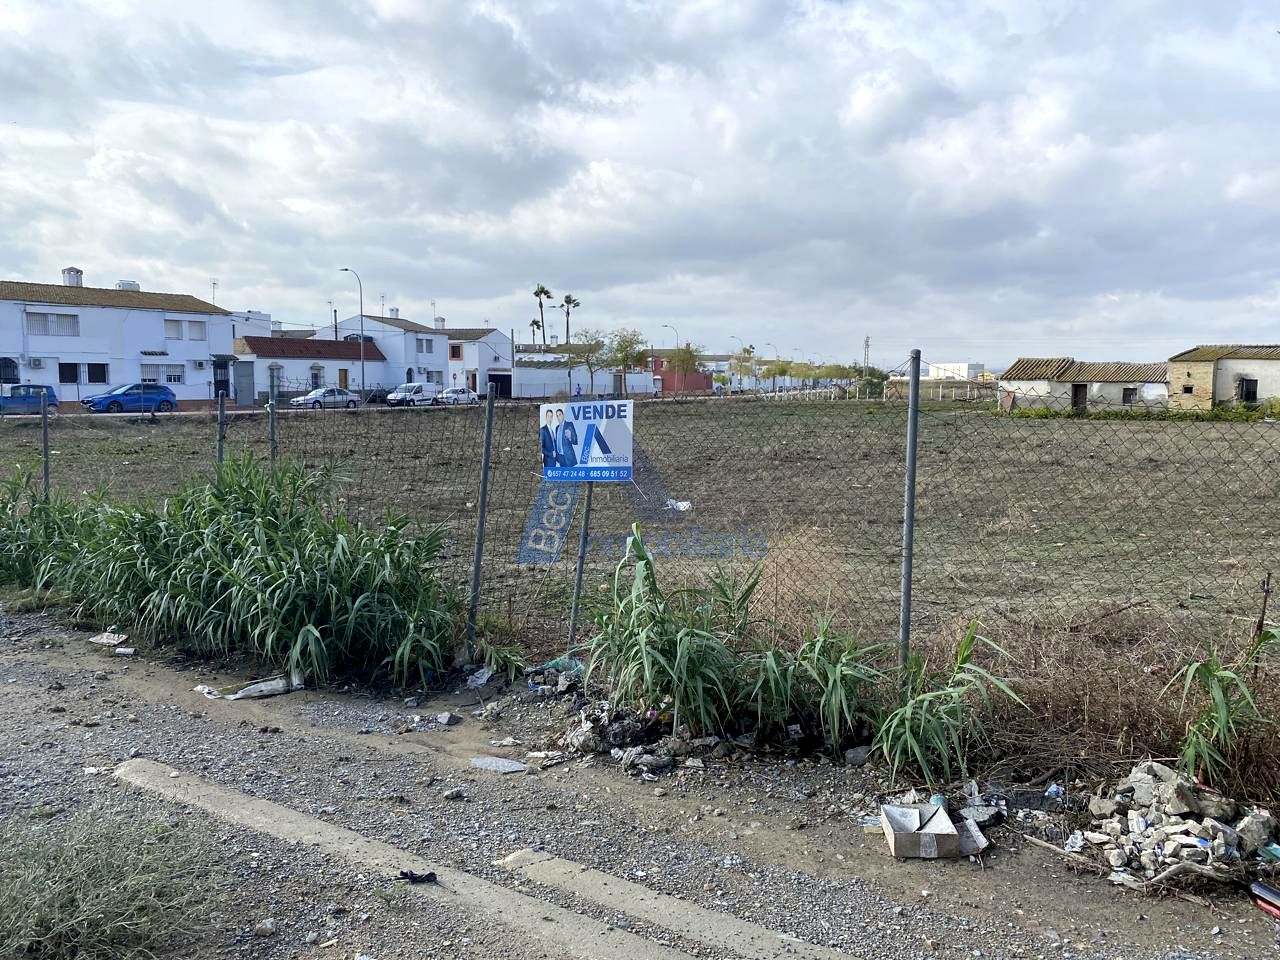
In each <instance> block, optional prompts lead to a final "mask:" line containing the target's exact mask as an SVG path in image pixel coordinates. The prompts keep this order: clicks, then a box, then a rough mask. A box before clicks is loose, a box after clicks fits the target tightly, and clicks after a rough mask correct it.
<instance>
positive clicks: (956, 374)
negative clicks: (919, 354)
mask: <svg viewBox="0 0 1280 960" xmlns="http://www.w3.org/2000/svg"><path fill="white" fill-rule="evenodd" d="M986 369H987V368H986V367H985V366H983V365H982V364H981V363H931V364H929V376H930V377H932V378H934V379H936V380H981V379H982V375H983V374H984V373H986Z"/></svg>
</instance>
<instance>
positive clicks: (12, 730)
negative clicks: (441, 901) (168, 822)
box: [0, 617, 1277, 960]
mask: <svg viewBox="0 0 1280 960" xmlns="http://www.w3.org/2000/svg"><path fill="white" fill-rule="evenodd" d="M6 633H14V634H20V635H21V636H19V637H17V638H13V639H4V640H0V690H2V691H3V696H0V815H2V814H7V813H18V814H22V813H24V812H26V811H30V810H32V809H34V808H39V807H54V808H59V809H67V808H71V807H74V806H76V805H78V804H82V803H85V802H87V801H101V800H102V799H103V798H104V797H110V798H111V799H112V802H115V803H118V804H121V805H122V806H123V808H124V809H126V810H128V811H135V812H137V815H147V814H145V813H144V812H143V811H144V807H145V806H146V805H145V802H144V801H142V800H141V799H139V798H136V797H131V796H129V795H128V794H127V793H126V792H125V791H124V790H123V789H122V788H121V787H120V786H119V785H118V784H116V783H115V782H114V781H113V780H112V779H110V778H109V777H107V776H104V775H87V774H86V773H85V772H84V770H85V768H86V767H111V766H113V765H114V764H116V763H119V762H121V761H123V760H125V759H128V758H129V757H131V756H143V757H147V758H149V759H153V760H157V761H159V762H162V763H167V764H171V765H173V766H174V767H177V768H179V769H181V770H184V771H187V772H191V773H196V774H198V775H200V776H202V777H205V778H207V779H209V780H212V781H215V782H218V783H221V784H223V785H226V786H228V787H232V788H234V789H237V790H241V791H243V792H245V793H247V794H250V795H253V796H258V797H262V798H264V799H269V800H273V801H275V802H278V803H281V804H285V805H287V806H291V807H294V808H296V809H299V810H302V811H305V812H307V813H311V814H313V815H316V816H318V817H321V818H322V819H324V820H327V821H330V822H332V823H336V824H340V825H342V826H345V827H348V828H350V829H353V830H356V831H358V832H360V833H363V834H366V835H368V836H370V837H373V838H376V839H379V840H383V841H386V842H389V843H392V844H395V845H396V846H399V847H402V848H404V849H405V850H408V851H411V852H413V853H415V854H418V855H420V856H423V857H426V858H429V859H431V860H432V861H434V862H436V863H440V864H443V865H447V866H452V867H456V868H459V869H463V870H467V871H469V872H471V873H473V874H476V875H479V876H483V877H485V878H487V879H490V880H492V881H494V882H497V883H500V884H503V885H507V886H520V884H519V883H518V882H517V880H516V879H515V878H514V877H513V876H512V875H510V874H508V873H507V872H506V871H504V870H502V869H500V868H498V867H495V866H494V865H493V863H494V861H497V860H499V859H500V858H502V857H504V856H506V855H508V854H510V853H512V852H514V851H516V850H519V849H522V848H526V847H533V848H541V849H545V850H547V851H549V852H551V853H553V854H555V855H557V856H561V857H565V858H568V859H572V860H577V861H580V862H582V863H584V864H587V865H589V866H592V867H595V868H597V869H600V870H604V871H606V872H609V873H611V874H614V875H616V876H619V877H626V878H628V879H631V880H633V881H635V882H638V883H641V884H644V885H647V886H649V887H651V888H653V889H655V890H658V891H661V892H663V893H667V894H670V895H672V896H676V897H681V898H684V899H687V900H690V901H693V902H696V903H699V904H701V905H702V906H704V907H707V908H709V909H713V910H720V911H725V912H729V913H732V914H735V915H737V916H739V917H742V918H744V919H749V920H753V921H755V922H758V923H761V924H764V925H766V926H768V927H770V928H771V929H775V930H779V931H783V932H786V933H790V934H794V935H796V936H798V937H801V938H803V939H806V940H809V941H812V942H814V943H820V944H825V945H830V946H833V947H836V948H838V949H840V950H842V951H845V952H847V953H848V954H849V955H850V956H854V957H866V958H890V957H895V958H916V957H919V958H932V957H938V956H950V957H985V958H992V960H999V958H1013V957H1027V958H1031V957H1055V958H1057V957H1065V958H1079V960H1093V958H1098V960H1101V958H1108V960H1119V958H1125V960H1173V958H1179V960H1183V958H1185V960H1191V958H1197V957H1233V958H1246V957H1249V958H1262V957H1272V956H1275V953H1274V951H1275V949H1276V943H1277V942H1276V939H1275V937H1276V934H1275V930H1274V928H1273V926H1272V925H1271V924H1270V923H1269V922H1268V921H1266V920H1265V919H1264V918H1263V917H1262V915H1261V914H1259V913H1257V912H1256V911H1253V910H1252V909H1251V908H1249V907H1248V906H1247V905H1243V904H1241V903H1240V902H1238V901H1236V902H1229V903H1226V904H1223V905H1220V909H1219V910H1218V911H1216V912H1210V911H1207V910H1205V909H1204V908H1202V907H1197V906H1194V905H1191V904H1187V903H1184V902H1181V901H1164V902H1155V901H1145V900H1139V899H1137V898H1136V897H1134V896H1133V895H1131V894H1128V893H1125V892H1121V891H1117V890H1115V889H1114V888H1111V887H1109V886H1108V885H1107V884H1105V883H1101V882H1099V881H1096V880H1091V879H1088V878H1079V877H1075V876H1072V875H1071V874H1070V873H1069V872H1068V871H1066V870H1065V869H1064V868H1063V866H1062V865H1061V864H1059V863H1056V862H1052V861H1051V860H1046V859H1043V858H1042V857H1040V855H1038V854H1033V853H1031V852H1029V851H1022V852H1015V851H1014V850H1013V849H1012V848H1011V846H1010V845H1008V843H1006V844H1005V845H1003V846H1001V845H1000V844H997V846H999V847H1000V848H999V849H998V850H997V852H996V854H995V856H994V858H992V859H991V860H990V861H989V865H988V866H989V868H988V869H985V870H980V869H979V868H978V867H977V866H975V865H973V864H970V863H968V862H949V863H919V862H917V863H897V862H895V861H893V860H892V859H890V858H888V856H887V855H886V854H885V852H884V849H883V841H882V840H878V839H877V838H875V837H871V836H866V835H864V834H863V833H862V830H861V828H860V826H859V825H858V824H857V823H856V822H855V821H854V820H852V819H850V818H849V817H846V816H844V815H843V813H842V811H841V808H842V807H845V806H849V805H850V804H851V803H852V804H853V805H855V806H856V805H857V801H855V800H853V798H854V797H855V796H857V795H859V794H869V793H873V792H877V787H879V788H883V784H878V783H877V782H876V781H875V779H874V778H875V773H874V771H849V770H847V769H845V768H837V767H833V766H831V765H829V764H816V763H803V762H802V763H795V762H794V761H792V762H790V763H788V762H787V761H786V760H784V759H777V760H772V761H770V760H767V759H765V760H751V761H746V762H742V763H732V762H725V763H712V762H708V764H707V769H706V770H704V771H682V772H681V773H678V774H675V775H669V776H665V777H664V778H663V779H662V781H661V782H660V783H659V784H645V783H640V782H638V781H634V780H631V779H629V778H627V777H625V776H623V775H622V774H621V773H620V772H618V771H617V769H616V766H610V765H609V764H607V763H605V762H599V763H596V764H594V765H590V766H587V767H585V768H584V767H581V766H580V765H577V764H566V765H564V766H562V767H557V768H555V769H553V770H549V771H545V772H543V773H541V774H540V775H536V776H534V775H524V774H514V775H508V776H498V775H496V774H491V773H486V772H482V771H476V770H473V769H471V768H470V767H469V765H468V761H469V758H470V757H471V756H473V755H475V754H476V753H478V752H488V753H494V754H498V755H507V756H514V757H517V758H520V757H522V756H523V752H524V750H525V749H533V748H535V747H537V746H540V745H541V742H542V740H543V739H544V737H545V732H546V731H550V730H554V729H556V728H557V727H560V728H562V727H563V716H562V714H563V710H564V706H563V705H562V704H556V703H551V704H546V703H523V704H522V703H519V702H518V701H513V700H511V699H507V700H504V701H503V702H502V705H503V717H502V718H501V719H500V720H498V721H497V722H496V723H495V724H494V725H492V726H489V727H485V726H482V724H481V723H480V722H479V721H478V720H476V719H474V718H473V717H472V716H471V710H472V709H474V707H475V705H476V704H475V700H476V697H475V694H474V693H470V694H464V695H458V696H454V697H450V698H444V699H437V700H435V701H431V702H428V701H427V700H426V699H425V698H424V699H423V700H422V702H421V704H420V705H419V706H417V707H406V706H405V705H404V703H403V700H402V698H400V697H388V698H382V699H379V698H376V697H372V696H370V695H368V694H367V693H362V692H355V691H342V690H326V691H322V692H310V691H308V692H303V693H298V694H293V695H290V696H288V697H281V698H276V699H273V700H263V701H240V702H235V703H228V702H225V701H209V700H205V699H203V698H202V697H201V696H200V695H199V694H195V693H192V692H191V688H192V687H193V686H195V685H196V684H197V683H216V684H221V683H226V682H230V680H231V679H233V676H231V675H229V674H228V672H227V671H226V670H225V669H224V670H222V671H220V672H217V673H216V674H215V671H214V670H213V669H212V668H209V667H205V668H203V669H196V668H193V667H191V666H190V665H186V666H182V665H179V666H178V667H176V668H175V667H174V666H171V665H165V664H160V663H149V662H145V661H141V660H135V661H130V662H128V663H126V662H124V661H122V660H120V659H112V658H109V657H107V656H106V655H104V654H103V653H102V652H101V651H99V650H90V649H86V645H85V644H84V643H83V635H76V634H71V633H64V632H62V631H61V630H59V629H58V628H56V627H53V626H52V625H50V624H49V623H48V622H47V621H44V620H42V619H40V618H32V617H12V618H10V622H9V624H8V625H7V626H6V624H4V623H0V637H4V635H5V634H6ZM59 687H61V688H62V689H59ZM446 709H452V710H454V711H455V712H456V713H458V714H460V715H461V716H462V717H463V718H464V719H463V722H462V723H460V724H458V725H457V726H449V727H445V726H440V725H438V724H434V723H419V724H417V725H415V724H413V722H412V717H413V715H415V714H417V715H420V716H422V717H423V718H424V720H426V719H428V718H434V716H435V715H436V714H437V713H439V712H441V711H443V710H446ZM364 731H370V732H364ZM401 731H407V732H401ZM507 737H514V738H517V739H519V740H521V741H522V743H523V745H522V746H520V747H506V748H504V747H495V746H494V744H495V743H502V742H503V740H504V739H505V738H507ZM453 787H461V788H462V789H463V791H464V794H465V799H462V800H446V799H444V797H443V794H444V793H445V792H446V791H448V790H450V789H451V788H453ZM655 790H660V791H662V796H655ZM167 809H168V810H169V811H170V812H169V815H170V816H174V817H180V818H181V819H182V820H183V821H185V822H187V823H189V824H190V826H191V828H192V829H193V830H200V831H202V832H206V833H208V834H211V835H213V836H215V837H216V838H217V840H218V842H219V844H220V845H221V846H222V847H223V848H224V849H225V850H226V852H227V857H226V863H227V865H228V866H229V868H230V869H231V870H232V871H233V873H234V876H235V883H234V884H232V885H231V889H230V890H229V891H228V893H227V895H226V897H225V898H224V902H222V903H220V904H218V905H216V906H215V907H214V908H213V909H211V921H212V923H213V928H214V929H213V933H212V934H211V936H210V937H209V938H208V941H207V942H202V943H200V944H192V945H190V948H191V949H190V951H189V952H192V953H196V952H208V953H209V955H226V954H236V955H244V956H255V957H258V956H260V957H286V956H287V957H301V956H312V955H315V956H324V957H328V956H352V955H354V954H355V953H357V952H363V953H365V954H367V955H369V956H371V957H374V958H377V960H386V958H392V957H455V956H456V957H471V956H477V957H478V956H486V957H494V956H502V957H537V956H542V955H543V954H541V953H538V952H536V950H535V952H529V951H530V949H531V948H530V947H529V945H528V944H526V943H522V942H520V940H519V938H517V937H514V936H513V935H512V934H510V933H507V932H506V931H504V930H501V929H483V928H480V927H477V926H475V925H468V923H467V921H466V919H465V918H461V919H460V918H458V917H457V916H455V915H452V914H449V915H443V911H441V910H440V909H439V908H438V907H436V908H433V906H432V905H430V904H427V903H424V902H422V901H420V900H416V899H415V900H414V901H413V903H412V904H409V905H406V904H404V903H402V902H399V901H398V900H397V899H396V898H395V897H394V896H392V895H391V893H389V891H392V888H391V886H390V885H389V884H388V882H387V881H386V879H385V878H379V877H371V876H370V877H366V876H361V875H359V873H358V871H356V870H354V869H352V868H351V867H349V866H348V865H347V864H345V863H334V862H329V861H326V860H324V859H323V858H321V857H319V856H317V855H316V854H314V853H312V852H308V851H306V850H303V849H300V848H298V847H295V846H290V845H287V844H283V843H281V842H278V841H274V840H271V839H269V838H264V837H262V836H260V835H257V834H252V833H247V832H244V831H241V830H238V829H233V828H231V827H228V826H226V825H225V824H222V823H218V822H213V821H210V820H208V818H206V817H204V816H202V815H199V814H196V813H193V812H190V811H183V810H180V809H179V808H176V807H170V808H167ZM797 828H799V829H797ZM520 888H521V889H523V890H525V891H526V892H530V893H533V894H534V895H536V896H538V897H540V898H542V899H545V900H547V901H549V902H554V903H560V904H562V905H564V906H566V907H569V908H570V909H574V910H576V911H577V912H580V913H584V914H588V915H593V916H597V917H600V918H601V919H605V920H608V921H610V922H614V923H617V924H618V925H626V926H627V927H629V928H630V929H631V930H632V931H633V932H636V933H638V934H642V935H647V936H650V937H652V939H654V940H655V941H658V942H662V943H668V944H671V945H673V946H676V947H677V948H679V949H683V950H686V951H687V952H689V953H691V954H697V955H699V956H714V955H716V954H714V953H712V952H711V950H710V949H709V948H707V947H699V946H698V945H697V944H691V943H683V942H681V941H679V940H677V939H675V938H673V937H672V936H671V935H669V934H666V933H665V932H663V931H660V930H655V929H650V928H647V927H646V926H645V925H643V924H641V923H639V922H636V921H631V920H628V919H627V918H625V917H624V916H622V915H621V914H618V913H610V912H609V911H606V910H604V909H602V908H599V907H595V906H591V905H586V904H583V903H580V902H577V901H575V900H574V898H572V897H570V896H567V895H565V894H563V893H560V892H558V891H556V890H552V889H547V888H542V887H540V886H538V885H536V884H534V885H530V884H527V883H526V884H524V885H523V886H520ZM267 917H271V918H273V919H275V920H276V921H277V924H278V927H279V933H278V934H277V935H276V936H274V937H269V938H260V937H255V936H254V935H253V933H252V928H253V926H254V924H256V923H258V922H259V921H261V920H263V919H266V918H267ZM1214 930H1217V931H1219V932H1218V933H1216V934H1215V933H1213V931H1214ZM312 934H314V937H313V939H314V940H316V941H317V943H316V944H310V943H308V942H307V937H308V935H312ZM334 940H336V941H337V943H335V944H332V945H331V946H327V947H321V946H320V945H321V944H327V943H329V942H330V941H334ZM730 955H731V954H730Z"/></svg>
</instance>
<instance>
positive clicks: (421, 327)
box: [0, 267, 655, 409]
mask: <svg viewBox="0 0 1280 960" xmlns="http://www.w3.org/2000/svg"><path fill="white" fill-rule="evenodd" d="M83 281H84V274H83V272H82V271H81V270H79V269H78V268H76V267H68V268H66V269H65V270H63V271H62V283H60V284H56V283H27V282H18V281H0V389H3V388H5V387H6V386H7V385H9V384H19V383H27V384H49V385H51V386H53V387H54V389H55V390H56V391H57V394H58V396H59V398H60V399H61V400H63V401H64V402H65V401H72V402H74V401H76V400H79V399H80V398H82V397H86V396H89V395H92V394H95V393H101V392H103V391H105V390H107V389H110V388H111V387H113V386H118V385H121V384H126V383H138V382H141V383H160V384H164V385H165V386H167V387H169V388H170V389H171V390H173V392H174V394H175V396H176V397H177V400H178V406H179V408H180V409H182V408H185V409H191V408H199V407H205V406H208V405H210V404H212V403H214V402H215V401H216V398H217V396H218V394H219V393H225V394H226V395H227V396H228V397H229V398H230V399H231V400H232V401H233V402H234V403H236V404H238V405H240V406H251V405H257V404H261V403H262V402H265V400H266V399H267V398H268V397H269V396H270V395H271V392H272V391H273V390H275V391H277V392H280V393H298V392H305V391H306V390H307V389H310V388H312V387H316V386H341V387H344V388H347V389H350V390H355V391H359V390H367V391H372V390H375V389H390V388H392V387H395V386H397V385H398V384H401V383H423V382H430V383H435V384H437V385H439V386H440V387H441V388H448V387H466V388H468V389H470V390H473V391H475V392H476V393H477V394H479V395H482V396H483V395H484V394H486V393H487V392H488V391H489V390H490V389H494V390H496V391H497V392H498V393H499V394H500V395H502V396H516V397H530V398H537V397H551V396H556V395H561V394H570V395H572V394H575V393H580V394H597V393H613V392H616V391H618V390H621V389H623V388H624V383H623V381H624V380H625V389H626V390H627V392H629V393H633V394H643V393H650V392H652V391H653V390H654V386H655V380H654V377H653V376H652V375H651V374H650V373H649V372H648V371H630V372H627V373H626V375H625V377H623V375H622V374H621V373H620V372H618V371H613V370H602V369H595V370H592V369H590V368H588V367H587V366H586V365H582V364H571V363H569V362H568V361H567V360H566V359H564V358H563V357H559V356H554V355H551V356H548V355H546V354H543V353H542V352H541V351H534V352H530V353H528V354H524V355H522V354H521V353H520V352H519V351H518V350H516V349H515V348H514V345H513V343H512V340H511V337H510V336H508V335H507V334H506V333H504V332H503V331H501V330H499V329H497V328H494V327H450V326H448V325H447V323H446V321H445V320H444V318H442V317H435V318H433V320H432V322H431V324H430V325H427V324H421V323H417V322H414V321H412V320H409V319H406V318H403V317H401V316H400V312H399V310H397V309H395V308H391V309H389V310H388V311H387V313H386V315H372V314H365V315H364V316H363V317H361V316H353V317H348V318H346V319H345V320H337V321H335V322H334V323H333V324H332V325H329V326H325V327H321V328H317V329H311V330H285V329H283V328H282V326H281V325H280V324H279V323H273V322H272V319H271V316H270V314H267V313H261V312H258V311H252V310H246V311H239V312H235V311H230V310H226V309H224V308H222V307H219V306H217V305H216V304H213V303H210V302H207V301H205V300H201V299H200V298H198V297H193V296H190V295H187V294H170V293H156V292H152V291H147V290H143V289H141V285H140V284H139V283H137V282H136V281H131V280H121V281H119V282H117V283H116V284H115V285H114V286H113V287H93V286H85V285H84V282H83Z"/></svg>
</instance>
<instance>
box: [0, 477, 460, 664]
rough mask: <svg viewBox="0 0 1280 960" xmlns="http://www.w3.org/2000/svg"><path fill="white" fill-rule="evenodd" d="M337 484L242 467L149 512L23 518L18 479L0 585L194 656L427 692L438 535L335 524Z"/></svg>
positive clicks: (26, 513) (447, 611)
mask: <svg viewBox="0 0 1280 960" xmlns="http://www.w3.org/2000/svg"><path fill="white" fill-rule="evenodd" d="M334 480H335V478H334V476H333V473H332V471H328V470H316V471H310V472H308V471H306V470H304V469H303V468H302V467H300V466H296V465H290V464H284V465H281V466H278V467H274V468H265V467H262V466H260V465H258V464H256V463H255V462H253V461H252V460H249V459H241V460H231V461H228V462H227V463H226V464H224V465H223V466H221V467H220V468H219V469H218V471H217V473H216V475H215V477H214V479H213V481H212V482H210V483H205V484H198V485H195V486H192V487H189V488H187V489H186V490H184V491H182V492H180V493H179V494H177V495H176V496H174V497H173V498H171V499H169V500H166V501H162V502H160V503H148V502H143V503H140V504H129V505H123V506H117V505H112V504H109V503H107V502H105V501H102V500H94V501H91V502H90V503H89V504H86V505H84V506H71V505H70V504H68V503H66V502H63V501H56V500H55V501H51V502H50V503H49V504H44V503H42V502H38V501H36V502H32V501H30V498H29V497H27V502H26V506H25V509H23V500H22V498H23V496H24V494H23V493H22V490H23V485H22V484H21V483H20V482H19V481H18V480H16V479H15V480H14V481H12V482H11V483H10V484H8V485H7V486H6V487H5V488H4V490H3V494H0V525H3V526H4V527H6V528H8V529H9V530H12V531H13V532H14V536H15V537H17V539H18V540H19V541H20V542H19V544H18V545H17V546H16V547H13V546H11V547H9V548H7V549H6V551H5V552H6V554H7V557H6V558H5V559H0V579H9V580H10V581H12V582H18V583H26V584H28V585H31V586H34V587H36V588H38V589H54V590H58V591H60V592H62V593H64V594H66V595H69V596H74V597H77V598H78V599H79V606H78V608H77V610H76V614H75V615H76V616H78V617H80V618H82V619H87V620H92V621H97V622H100V623H115V624H119V625H120V626H121V627H122V628H128V629H129V630H130V631H131V632H134V633H137V634H138V635H139V636H141V637H144V638H148V639H151V640H155V641H164V640H167V639H173V640H175V641H176V642H177V645H178V646H179V647H180V648H181V649H183V650H185V651H188V652H191V653H194V654H197V655H200V656H216V657H224V656H228V655H231V654H239V653H247V654H249V655H251V656H253V657H255V658H258V659H260V660H263V661H265V662H267V663H269V664H271V665H273V666H275V667H278V668H283V669H288V670H300V671H302V672H303V673H304V674H306V675H307V676H309V677H312V678H314V679H317V680H325V679H327V678H329V677H331V676H332V675H333V674H334V673H336V672H338V671H354V672H357V673H362V674H364V675H366V676H371V675H373V674H375V673H378V672H381V671H387V672H389V673H390V674H391V675H392V677H393V678H394V679H395V680H396V681H397V682H399V683H409V682H411V681H415V682H426V680H427V678H428V675H430V674H431V673H433V672H439V671H442V670H443V669H445V667H446V666H447V665H448V656H449V653H450V650H451V648H452V646H453V644H454V643H455V641H456V638H457V632H458V624H459V622H460V618H459V616H458V610H459V607H460V604H459V597H460V595H459V592H458V590H457V589H456V588H454V587H452V586H450V585H449V584H447V583H446V582H445V580H444V578H443V576H442V574H441V572H440V570H439V566H438V558H439V555H440V551H441V548H442V546H443V543H444V536H445V535H444V533H443V531H442V530H441V529H440V528H438V527H429V528H426V529H424V530H418V531H414V532H412V533H411V532H410V528H409V526H408V525H407V524H406V522H405V521H403V520H402V519H401V518H399V517H395V516H388V517H387V518H386V519H385V522H384V526H383V527H382V529H381V530H380V531H379V532H373V531H370V530H368V529H366V528H364V527H362V526H360V525H359V524H357V523H355V522H353V521H351V520H349V519H347V518H346V517H344V516H342V515H334V514H335V511H333V510H332V509H331V506H332V505H331V502H330V498H331V491H332V489H333V485H334ZM27 486H29V485H27ZM35 556H39V557H41V559H40V560H39V561H38V562H37V561H35V559H34V557H35Z"/></svg>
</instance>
